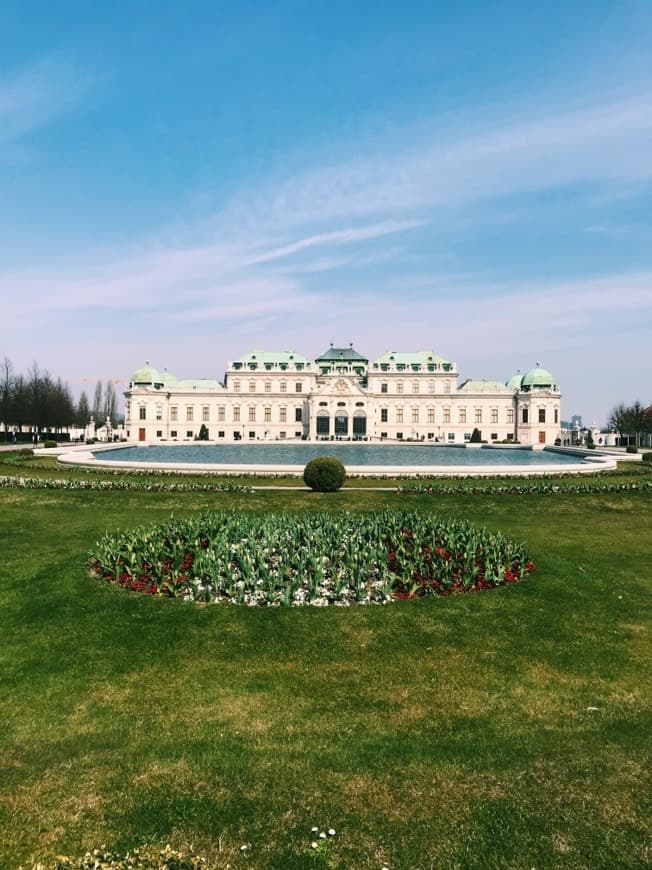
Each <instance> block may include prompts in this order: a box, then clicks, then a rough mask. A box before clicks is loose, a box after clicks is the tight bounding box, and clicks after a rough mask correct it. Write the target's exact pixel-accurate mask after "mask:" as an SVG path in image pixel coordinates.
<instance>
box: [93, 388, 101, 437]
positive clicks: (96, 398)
mask: <svg viewBox="0 0 652 870" xmlns="http://www.w3.org/2000/svg"><path fill="white" fill-rule="evenodd" d="M103 395H104V393H103V390H102V381H98V382H97V383H96V384H95V394H94V395H93V417H95V422H96V423H97V425H98V426H99V425H101V423H102V414H103V412H104V400H103Z"/></svg>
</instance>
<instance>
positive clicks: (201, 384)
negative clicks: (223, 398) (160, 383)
mask: <svg viewBox="0 0 652 870" xmlns="http://www.w3.org/2000/svg"><path fill="white" fill-rule="evenodd" d="M170 386H172V385H170ZM174 386H175V387H176V388H177V389H179V390H215V389H217V388H220V389H222V384H221V383H220V382H219V381H216V380H215V379H214V378H193V379H192V380H187V381H176V380H175V383H174Z"/></svg>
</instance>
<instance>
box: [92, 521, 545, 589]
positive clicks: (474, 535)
mask: <svg viewBox="0 0 652 870" xmlns="http://www.w3.org/2000/svg"><path fill="white" fill-rule="evenodd" d="M90 567H91V571H92V572H93V574H94V575H95V576H97V577H99V578H101V579H103V580H106V581H107V582H108V583H115V584H118V585H119V586H122V587H123V588H125V589H130V590H132V591H134V592H144V593H147V594H150V595H163V596H168V597H172V598H182V599H185V600H188V601H203V602H209V601H215V602H231V603H233V604H248V605H280V604H285V605H301V604H311V605H315V606H324V605H328V604H335V605H339V606H345V605H348V604H353V603H360V604H384V603H387V602H390V601H394V600H395V599H397V598H417V597H422V596H425V595H451V594H455V593H461V592H470V591H475V590H478V589H491V588H493V587H495V586H501V585H503V584H506V583H513V582H515V581H517V580H520V579H521V578H523V577H524V576H525V575H526V574H528V573H529V572H530V571H531V570H532V569H533V568H534V565H533V563H532V562H531V561H530V559H529V557H528V555H527V553H526V551H525V548H524V547H523V545H521V544H515V543H513V542H512V541H509V540H507V539H506V538H504V537H503V536H502V535H500V534H495V533H490V532H488V531H487V530H485V529H481V528H478V527H476V526H473V525H471V524H470V523H467V522H464V521H462V520H454V521H451V520H441V519H436V518H433V517H431V516H428V515H422V514H418V513H414V512H405V511H398V512H395V511H381V512H377V513H371V514H364V515H359V514H350V513H338V514H306V515H298V516H293V515H291V514H272V515H269V514H267V515H263V516H255V515H247V514H234V513H226V512H221V513H204V514H200V515H198V516H195V517H193V518H191V519H185V520H172V521H170V522H168V523H165V524H163V525H158V526H154V527H151V528H147V529H136V530H134V531H131V532H127V533H123V534H118V535H107V536H106V537H105V538H104V539H103V540H101V541H99V542H98V544H97V545H96V547H95V549H94V550H93V551H92V552H91V553H90Z"/></svg>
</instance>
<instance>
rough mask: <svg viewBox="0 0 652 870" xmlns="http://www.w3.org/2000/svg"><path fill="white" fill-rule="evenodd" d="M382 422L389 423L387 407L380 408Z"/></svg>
mask: <svg viewBox="0 0 652 870" xmlns="http://www.w3.org/2000/svg"><path fill="white" fill-rule="evenodd" d="M380 422H381V423H387V408H381V409H380Z"/></svg>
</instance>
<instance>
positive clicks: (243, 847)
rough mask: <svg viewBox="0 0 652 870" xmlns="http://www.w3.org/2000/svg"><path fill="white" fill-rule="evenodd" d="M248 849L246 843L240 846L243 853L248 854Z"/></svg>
mask: <svg viewBox="0 0 652 870" xmlns="http://www.w3.org/2000/svg"><path fill="white" fill-rule="evenodd" d="M247 849H248V846H247V844H246V843H245V844H244V845H242V846H240V851H241V852H246V851H247Z"/></svg>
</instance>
